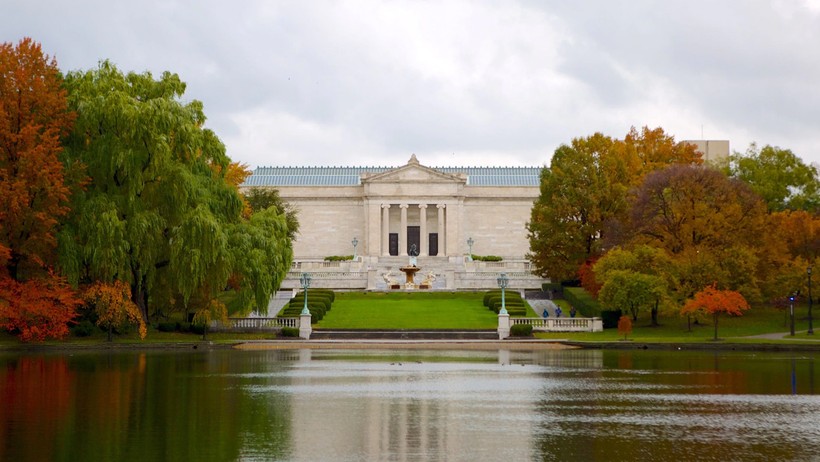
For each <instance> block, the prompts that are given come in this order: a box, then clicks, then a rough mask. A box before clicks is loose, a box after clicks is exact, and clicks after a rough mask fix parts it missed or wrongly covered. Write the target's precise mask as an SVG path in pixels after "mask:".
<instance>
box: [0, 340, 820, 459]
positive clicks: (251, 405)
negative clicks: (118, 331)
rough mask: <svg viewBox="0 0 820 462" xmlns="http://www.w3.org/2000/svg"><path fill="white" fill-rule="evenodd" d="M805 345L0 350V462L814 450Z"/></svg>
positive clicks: (818, 438) (812, 357) (781, 455)
mask: <svg viewBox="0 0 820 462" xmlns="http://www.w3.org/2000/svg"><path fill="white" fill-rule="evenodd" d="M816 363H817V355H816V354H814V353H788V354H787V353H737V352H690V351H662V352H658V351H600V350H539V351H506V350H501V351H439V350H437V351H412V350H400V351H387V350H361V351H359V350H268V351H234V350H215V351H185V352H179V351H163V352H159V351H158V352H74V353H64V354H2V355H0V460H3V461H6V460H8V461H63V460H65V461H71V462H78V461H86V460H93V461H96V460H100V461H109V460H110V461H130V460H133V461H164V460H169V461H171V460H173V461H182V460H190V461H256V460H260V461H261V460H265V461H268V460H279V461H376V460H380V461H394V460H395V461H405V460H408V461H428V460H447V461H453V460H455V461H462V460H463V461H481V460H486V461H497V460H507V461H518V460H547V461H552V460H555V461H566V460H570V461H572V460H579V461H590V460H644V461H654V460H658V461H665V460H698V461H710V460H713V461H727V460H737V461H758V460H759V461H764V460H766V461H768V460H794V461H806V460H820V397H818V392H820V367H815V364H816Z"/></svg>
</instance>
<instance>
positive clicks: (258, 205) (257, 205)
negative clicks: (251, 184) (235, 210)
mask: <svg viewBox="0 0 820 462" xmlns="http://www.w3.org/2000/svg"><path fill="white" fill-rule="evenodd" d="M242 193H243V194H244V196H245V200H246V201H248V204H249V205H250V207H251V210H252V211H253V212H254V213H256V212H261V211H263V210H265V209H268V208H270V207H274V208H275V209H276V211H277V213H279V214H280V215H284V216H285V222H286V223H287V226H288V238H290V240H294V239H296V234H297V233H298V232H299V218H298V212H297V210H296V208H294V207H293V206H292V205H291V204H289V203H288V202H286V201H285V200H284V199H282V196H280V195H279V190H278V189H276V188H248V189H245V190H244V191H242Z"/></svg>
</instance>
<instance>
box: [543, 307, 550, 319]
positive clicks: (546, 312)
mask: <svg viewBox="0 0 820 462" xmlns="http://www.w3.org/2000/svg"><path fill="white" fill-rule="evenodd" d="M548 317H550V314H549V312H548V311H547V309H546V308H544V318H548Z"/></svg>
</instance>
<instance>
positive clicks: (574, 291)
mask: <svg viewBox="0 0 820 462" xmlns="http://www.w3.org/2000/svg"><path fill="white" fill-rule="evenodd" d="M564 299H565V300H566V301H568V302H569V304H570V305H572V306H574V307H575V309H576V310H578V313H580V314H581V316H582V317H585V318H594V317H598V316H601V305H600V304H599V303H598V300H595V298H594V297H593V296H592V295H591V294H590V293H589V292H587V291H586V290H584V289H582V288H580V287H564ZM616 323H617V321H616Z"/></svg>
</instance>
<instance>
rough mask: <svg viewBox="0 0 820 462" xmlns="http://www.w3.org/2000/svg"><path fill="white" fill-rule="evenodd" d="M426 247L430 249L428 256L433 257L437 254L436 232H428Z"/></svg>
mask: <svg viewBox="0 0 820 462" xmlns="http://www.w3.org/2000/svg"><path fill="white" fill-rule="evenodd" d="M427 242H428V245H429V247H428V249H430V256H431V257H435V256H436V255H438V233H430V234H428V240H427Z"/></svg>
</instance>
